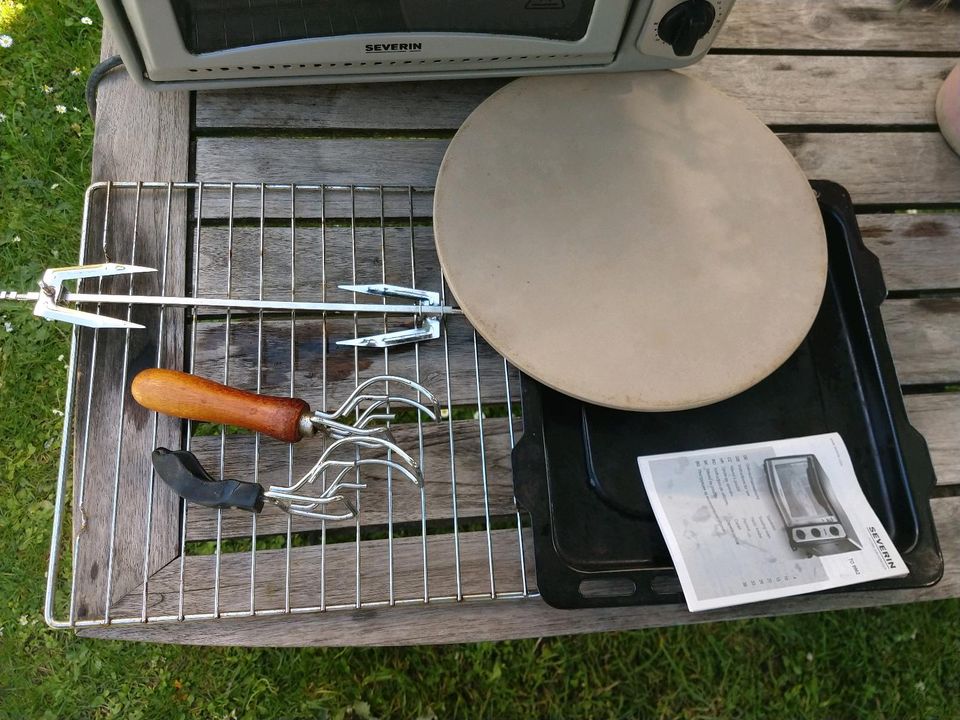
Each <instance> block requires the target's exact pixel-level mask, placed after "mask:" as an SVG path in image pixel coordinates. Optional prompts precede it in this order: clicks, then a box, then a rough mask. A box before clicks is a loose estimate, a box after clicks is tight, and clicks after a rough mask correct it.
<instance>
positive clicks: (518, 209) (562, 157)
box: [434, 71, 827, 411]
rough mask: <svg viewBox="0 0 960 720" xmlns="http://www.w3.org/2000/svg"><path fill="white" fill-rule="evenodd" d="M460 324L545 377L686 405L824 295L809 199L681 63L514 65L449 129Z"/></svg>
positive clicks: (447, 207)
mask: <svg viewBox="0 0 960 720" xmlns="http://www.w3.org/2000/svg"><path fill="white" fill-rule="evenodd" d="M434 229H435V234H436V243H437V252H438V253H439V256H440V263H441V265H442V266H443V270H444V273H445V274H446V279H447V281H448V283H449V286H450V289H451V290H452V292H453V294H454V296H455V297H456V299H457V302H458V303H459V305H460V307H461V308H462V309H463V311H464V313H465V314H466V316H467V318H468V319H469V320H470V322H471V323H472V324H473V326H474V327H475V328H476V329H477V331H478V332H479V333H480V335H482V336H483V337H484V338H485V339H486V340H487V342H489V343H490V344H491V345H492V346H493V347H494V348H495V349H496V350H497V351H499V352H500V353H501V354H502V355H504V356H505V357H506V358H507V359H509V360H510V361H511V362H512V363H513V364H514V365H516V366H517V367H518V368H520V369H521V370H523V371H524V372H526V373H528V374H529V375H531V376H533V377H534V378H536V379H537V380H540V381H541V382H543V383H545V384H547V385H549V386H551V387H553V388H556V389H557V390H560V391H561V392H564V393H566V394H568V395H573V396H574V397H577V398H580V399H582V400H586V401H588V402H591V403H596V404H599V405H605V406H609V407H615V408H623V409H627V410H649V411H659V410H681V409H685V408H691V407H697V406H700V405H706V404H708V403H713V402H716V401H718V400H722V399H724V398H727V397H730V396H731V395H734V394H736V393H738V392H741V391H742V390H745V389H747V388H749V387H750V386H752V385H754V384H755V383H757V382H758V381H760V380H761V379H763V378H764V377H766V376H767V375H768V374H770V373H771V372H772V371H773V370H775V369H776V368H777V367H778V366H779V365H780V364H781V363H783V361H784V360H786V359H787V358H788V357H789V356H790V354H791V353H793V351H794V350H795V349H796V348H797V346H798V345H799V344H800V342H801V341H802V340H803V338H804V336H805V335H806V333H807V331H808V330H809V329H810V326H811V324H812V323H813V320H814V317H815V316H816V314H817V310H818V308H819V306H820V300H821V298H822V295H823V290H824V284H825V281H826V272H827V249H826V240H825V236H824V230H823V223H822V220H821V217H820V211H819V209H818V206H817V201H816V198H815V196H814V194H813V191H812V190H811V188H810V185H809V184H808V182H807V179H806V178H805V177H804V174H803V172H802V171H801V170H800V168H799V167H798V165H797V163H796V161H795V160H794V159H793V157H792V156H791V155H790V153H789V152H788V151H787V149H786V148H785V147H784V146H783V144H782V143H781V142H780V141H779V140H778V139H777V138H776V136H775V135H774V134H773V133H772V132H770V130H769V129H768V128H767V127H766V126H765V125H764V124H763V123H762V122H760V120H759V119H757V118H756V117H755V116H754V115H753V114H752V113H750V112H749V111H748V110H747V109H745V108H744V107H743V106H742V105H741V104H740V103H739V102H737V101H735V100H733V99H732V98H729V97H727V96H725V95H723V94H721V93H719V92H717V91H716V90H714V89H712V88H711V87H710V86H708V85H706V84H704V83H702V82H700V81H698V80H694V79H692V78H689V77H687V76H685V75H682V74H679V73H675V72H670V71H663V72H659V71H658V72H643V73H633V74H609V75H579V76H555V77H544V78H540V77H538V78H525V79H521V80H517V81H515V82H512V83H510V84H509V85H507V86H506V87H504V88H503V89H501V90H500V91H498V92H497V93H495V94H494V95H492V96H491V97H490V98H489V99H487V100H486V101H485V102H483V103H482V104H481V105H480V106H479V107H478V108H477V109H476V110H475V111H474V112H473V114H471V115H470V117H469V118H468V119H467V121H466V122H465V123H464V124H463V127H461V128H460V130H459V131H458V132H457V134H456V136H455V137H454V138H453V140H452V141H451V143H450V147H449V149H448V150H447V153H446V155H445V157H444V159H443V164H442V165H441V167H440V175H439V178H438V180H437V189H436V195H435V199H434Z"/></svg>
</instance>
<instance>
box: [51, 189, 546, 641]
mask: <svg viewBox="0 0 960 720" xmlns="http://www.w3.org/2000/svg"><path fill="white" fill-rule="evenodd" d="M432 199H433V189H432V188H416V187H406V186H404V187H387V186H382V187H381V186H376V187H369V186H332V185H325V186H323V185H290V184H273V183H271V184H256V183H153V182H150V183H146V182H145V183H101V184H97V185H94V186H91V188H90V189H89V190H88V192H87V197H86V204H85V208H84V227H83V239H82V245H81V257H80V261H81V263H91V262H102V261H106V260H112V261H117V262H130V263H132V264H137V265H148V266H152V267H156V268H157V270H158V272H157V273H156V276H155V277H150V275H149V274H145V275H140V276H130V277H125V278H123V279H119V280H114V279H111V280H101V281H98V283H99V287H98V290H99V291H107V292H110V291H112V292H117V293H135V292H136V293H138V294H147V292H152V293H155V294H161V295H167V296H176V295H178V294H189V295H193V296H211V295H214V296H221V297H224V296H226V297H231V298H244V299H270V300H290V299H313V300H321V301H342V302H350V301H356V298H355V297H354V296H353V294H352V293H349V292H346V291H343V290H340V289H339V288H338V285H340V284H356V283H361V282H384V283H394V284H402V285H407V286H411V287H417V288H423V289H428V290H439V291H440V292H441V293H443V295H444V302H448V301H447V299H446V297H447V296H448V291H447V289H446V286H445V284H444V282H443V278H442V273H441V271H440V268H439V262H438V260H437V258H436V254H435V251H434V245H433V236H432V226H431V223H430V213H431V209H432ZM85 309H86V310H94V308H85ZM98 310H99V311H100V312H104V313H107V312H116V313H118V314H119V316H120V317H125V318H127V319H133V320H134V321H136V322H139V323H141V324H143V325H145V326H146V329H144V330H132V331H130V330H99V331H95V330H89V329H75V330H74V335H73V341H72V345H71V353H70V362H69V379H68V392H67V400H66V407H65V421H64V428H63V437H62V448H61V456H60V470H59V474H58V478H57V498H56V505H55V516H54V527H53V536H52V540H51V556H50V568H49V574H48V585H47V600H46V618H47V622H48V623H49V624H50V625H52V626H55V627H83V626H90V625H103V624H109V623H117V624H119V623H143V622H156V621H176V620H191V619H209V618H214V617H237V616H246V615H252V614H257V615H268V614H282V613H299V612H324V611H337V610H343V609H356V608H361V607H384V606H392V605H399V604H410V603H432V602H441V601H447V602H450V601H463V600H472V599H487V600H489V599H518V598H525V597H530V596H533V595H536V593H535V591H534V590H533V589H532V588H533V580H532V578H533V574H532V573H533V567H532V566H533V562H532V554H530V552H529V546H528V542H527V540H528V539H525V535H526V534H527V530H526V528H525V526H526V525H527V523H526V519H525V517H523V516H522V515H521V513H520V512H518V511H517V508H516V505H515V503H514V501H513V495H512V480H511V473H510V451H511V449H512V447H513V445H514V441H515V439H516V438H517V437H518V436H519V433H520V431H521V425H520V418H519V416H518V411H517V407H516V405H515V400H516V399H517V396H518V391H519V381H518V376H517V373H516V371H515V370H514V369H513V368H512V367H510V366H509V364H508V363H507V362H506V361H505V360H504V359H503V358H502V357H500V356H499V355H497V354H496V353H495V352H494V351H493V350H492V349H491V348H490V347H489V346H487V345H486V343H484V341H483V340H482V339H481V338H479V337H478V336H477V335H476V333H475V332H474V331H473V329H472V328H471V327H470V325H469V324H468V323H467V321H466V320H465V318H463V317H461V316H456V317H449V318H445V319H444V323H443V326H442V334H441V337H440V338H439V339H437V340H433V341H430V342H428V343H423V344H418V345H414V346H406V347H401V348H394V349H389V350H372V349H365V348H354V347H350V348H345V347H342V346H338V345H336V344H335V343H336V341H337V340H340V339H346V338H355V337H358V336H360V335H365V334H370V333H378V332H385V331H387V330H394V329H398V328H399V327H402V326H404V324H407V325H409V324H410V323H411V322H412V319H411V320H410V321H408V322H406V323H405V320H404V319H403V318H396V317H388V316H387V315H386V314H385V315H384V316H383V317H374V318H370V317H366V318H358V317H356V316H354V317H344V316H338V317H333V316H323V315H317V314H308V313H303V312H299V313H297V312H285V313H278V312H253V313H244V312H239V311H229V310H227V311H212V310H208V309H204V310H197V309H186V310H184V309H181V308H176V307H173V306H166V307H154V308H149V307H136V308H133V307H130V306H123V305H118V306H116V308H114V309H113V310H111V309H109V308H107V307H106V306H104V307H102V308H99V309H98ZM152 366H161V367H175V368H179V367H182V368H183V369H186V370H188V371H190V372H193V373H195V374H197V375H201V376H204V377H208V378H210V379H213V380H217V381H220V382H224V383H227V384H230V385H234V386H237V387H241V388H244V389H248V390H254V391H257V392H262V393H268V394H289V395H291V396H297V397H302V398H304V399H306V400H307V401H308V402H309V403H310V404H311V406H313V407H333V406H336V405H338V404H339V402H340V401H341V400H342V399H343V398H344V397H346V396H347V395H348V394H349V393H350V391H352V389H353V388H354V387H355V386H356V384H358V383H359V382H362V381H363V380H364V379H366V378H369V377H372V376H374V375H377V374H382V373H390V374H394V375H404V376H406V377H410V378H411V379H414V380H416V381H418V382H421V383H423V384H424V385H426V386H427V387H428V388H430V389H431V391H433V392H434V393H435V394H436V395H437V396H438V398H440V400H441V402H442V403H443V405H444V407H445V412H444V416H445V417H444V419H443V421H442V423H440V424H437V425H434V424H425V423H424V422H423V421H421V419H420V418H419V417H414V416H409V417H406V418H405V417H404V416H403V415H400V416H398V418H397V420H396V421H395V422H394V424H393V426H392V428H391V429H392V432H393V434H394V436H395V437H396V438H397V440H398V442H399V443H400V444H401V445H402V446H404V447H405V449H406V450H407V451H408V452H409V453H410V454H411V455H414V456H415V457H417V456H418V457H419V461H420V464H421V467H423V469H424V475H425V479H426V482H425V485H424V488H423V489H422V490H418V489H417V488H415V487H413V486H412V485H411V484H410V483H409V482H407V481H401V480H399V479H398V480H397V482H394V478H393V476H392V475H391V474H390V472H389V470H387V469H380V470H373V471H369V472H368V471H367V470H366V469H364V474H363V477H362V478H361V479H362V480H363V481H364V482H367V484H368V487H367V489H366V490H363V491H357V496H356V497H355V498H354V501H355V502H356V503H357V506H358V508H359V510H360V514H359V517H358V518H357V519H356V520H355V521H349V522H346V521H343V522H340V521H338V522H331V521H321V520H311V519H309V518H299V517H291V516H289V515H286V514H283V513H282V512H280V511H279V510H278V509H276V508H272V507H271V508H266V509H265V510H264V512H263V513H262V514H260V515H251V514H248V513H244V512H242V511H238V510H227V511H223V510H210V509H208V508H204V507H200V506H195V505H192V504H188V503H185V502H182V501H181V500H179V499H178V498H176V497H175V496H173V495H172V493H171V492H170V490H169V489H168V488H167V487H166V486H164V484H163V483H162V482H160V481H158V479H157V478H156V477H155V475H154V473H153V470H152V467H151V465H150V462H149V453H150V451H151V450H152V449H153V448H154V447H156V446H157V445H162V444H165V445H166V446H167V447H184V448H188V449H190V450H192V451H193V452H194V453H195V454H196V455H197V456H198V457H199V458H200V460H201V462H202V463H203V464H204V466H205V467H206V468H207V469H208V471H210V472H211V474H212V475H214V476H215V477H233V478H237V479H241V480H250V481H253V482H259V483H261V484H263V485H269V484H292V482H293V481H294V480H295V479H296V478H298V477H299V476H300V475H301V474H302V472H303V470H304V469H305V468H306V467H308V466H309V465H310V464H312V463H313V461H314V460H315V459H316V458H317V457H318V456H319V455H320V453H321V452H322V451H323V449H324V444H323V440H322V439H321V438H313V439H307V440H304V441H303V442H301V443H298V444H297V445H289V446H288V445H284V444H282V443H280V442H278V441H275V440H272V439H269V438H261V437H260V436H259V435H255V434H243V433H236V432H233V431H231V430H228V429H226V428H223V427H212V426H207V425H203V424H197V423H192V422H184V421H179V420H173V419H170V418H166V417H164V416H158V415H156V414H155V413H151V412H148V411H146V410H145V409H143V408H141V407H140V406H139V405H137V404H136V403H135V402H134V401H133V400H132V399H131V398H130V397H129V383H130V380H131V379H132V377H133V376H134V375H135V374H136V372H138V371H139V370H140V369H142V368H144V367H152ZM71 479H72V483H71ZM71 499H72V502H71ZM70 507H72V512H71V511H70V509H69V508H70ZM71 518H72V522H71Z"/></svg>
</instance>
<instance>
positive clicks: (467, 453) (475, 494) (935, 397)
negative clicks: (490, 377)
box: [187, 393, 960, 542]
mask: <svg viewBox="0 0 960 720" xmlns="http://www.w3.org/2000/svg"><path fill="white" fill-rule="evenodd" d="M906 406H907V412H908V416H909V418H910V421H911V422H912V423H913V424H914V426H915V427H916V428H917V430H919V431H920V432H921V433H922V434H923V435H924V436H925V438H926V440H927V444H928V445H929V447H930V454H931V457H932V458H933V464H934V470H935V471H936V474H937V483H938V484H939V485H940V486H949V485H957V484H960V458H958V456H957V453H956V451H955V445H956V439H957V437H960V393H936V394H921V395H908V396H907V397H906ZM514 425H515V427H514V436H515V438H519V437H520V434H521V423H520V420H519V418H515V420H514ZM454 426H455V429H454V433H455V437H456V438H457V440H456V453H457V462H456V483H457V485H456V487H457V511H458V514H459V516H460V518H461V519H463V518H481V517H483V515H484V510H485V508H484V502H483V486H482V477H481V471H480V453H479V426H478V424H477V422H476V421H475V420H459V421H456V422H455V423H454ZM483 429H484V448H485V451H486V455H485V457H486V470H487V487H488V492H489V498H488V504H487V507H486V509H487V511H489V513H490V515H491V516H493V517H501V518H502V517H506V516H509V515H511V514H512V513H514V511H515V506H514V502H513V477H512V473H511V465H510V450H511V444H510V434H509V431H508V425H507V420H506V419H504V418H488V419H486V420H485V421H484V426H483ZM417 432H418V431H417V428H416V426H415V425H413V426H400V427H397V428H395V429H394V435H395V437H396V439H397V441H398V442H399V443H400V445H401V446H403V447H415V446H416V444H417V437H418V435H417ZM448 439H449V435H448V429H447V426H446V424H440V425H427V426H424V464H423V467H424V477H425V478H426V486H425V487H426V489H425V493H426V503H425V504H426V510H427V513H426V517H427V519H428V520H429V521H431V522H434V521H440V522H444V521H446V522H448V523H449V519H450V518H451V517H452V499H453V493H452V484H451V474H450V467H449V464H450V454H449V448H448V444H447V442H448ZM319 447H320V445H319V441H317V444H315V445H308V444H306V442H304V443H300V444H299V445H297V446H296V448H295V453H294V459H293V466H292V471H291V470H289V468H290V465H289V460H288V458H289V455H288V452H287V446H286V445H284V444H282V443H279V442H275V441H272V440H264V441H263V442H262V443H261V445H260V465H259V469H258V473H259V474H258V478H259V481H260V483H261V484H264V485H269V484H272V483H276V484H285V483H286V481H287V477H288V473H289V475H292V476H293V477H294V478H297V477H300V476H301V475H302V474H303V473H304V472H306V470H307V469H308V468H309V467H310V466H311V465H312V463H313V461H314V460H315V458H316V454H317V453H318V452H319ZM192 449H193V451H194V452H195V453H196V455H197V457H199V458H200V460H201V462H202V463H203V465H204V466H205V467H206V468H207V469H208V470H210V471H211V472H213V473H214V474H215V475H216V474H218V471H219V462H220V438H219V437H198V438H194V441H193V445H192ZM253 462H254V447H253V438H252V437H251V436H248V435H232V436H227V438H226V440H225V445H224V469H223V477H228V478H238V479H244V480H249V479H250V476H251V472H252V471H251V467H252V466H253ZM366 477H368V478H369V489H368V490H366V491H364V492H363V495H362V498H363V503H362V506H361V507H362V511H363V515H362V524H363V525H365V526H378V525H385V524H386V523H387V522H388V513H387V497H388V493H387V489H386V483H385V480H384V474H383V473H382V472H376V471H372V472H370V473H369V474H368V475H366ZM393 487H394V490H393V494H392V495H393V496H392V521H393V522H394V523H397V524H399V523H404V522H407V523H410V522H414V523H417V522H420V519H421V508H420V495H419V493H417V492H416V491H415V490H413V489H412V488H410V487H407V485H406V483H405V482H403V481H401V480H394V485H393ZM323 525H324V524H323V523H321V521H319V520H312V519H309V518H301V517H297V518H294V519H293V521H292V526H291V530H292V532H294V533H301V532H308V531H315V530H318V529H320V528H321V527H322V526H323ZM325 525H326V527H327V528H331V529H332V528H337V527H353V522H352V521H351V522H346V521H341V522H327V523H326V524H325ZM448 529H449V528H448ZM251 531H252V522H251V519H250V515H249V513H245V512H243V511H241V510H226V511H224V512H223V514H222V520H221V525H220V529H219V533H220V536H221V537H223V538H234V537H238V538H244V537H247V538H248V537H250V536H251ZM286 532H287V515H286V514H285V513H283V512H282V511H281V510H279V509H278V508H277V507H275V506H273V505H267V506H266V507H264V510H263V512H262V513H261V514H260V516H259V517H258V518H257V534H258V536H261V537H262V536H265V535H270V534H284V533H286ZM217 533H218V529H217V512H216V511H215V510H210V509H208V508H203V507H199V506H194V505H191V506H190V510H189V513H188V522H187V540H188V541H191V542H192V541H201V540H210V539H214V538H216V537H217Z"/></svg>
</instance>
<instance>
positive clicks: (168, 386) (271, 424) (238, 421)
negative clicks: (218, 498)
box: [130, 368, 310, 443]
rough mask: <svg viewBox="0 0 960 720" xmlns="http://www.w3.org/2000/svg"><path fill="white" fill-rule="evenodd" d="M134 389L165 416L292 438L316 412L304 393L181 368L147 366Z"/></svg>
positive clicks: (142, 401)
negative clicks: (277, 393) (224, 380)
mask: <svg viewBox="0 0 960 720" xmlns="http://www.w3.org/2000/svg"><path fill="white" fill-rule="evenodd" d="M130 391H131V392H132V393H133V397H134V399H135V400H136V401H137V402H138V403H140V404H141V405H143V406H144V407H145V408H148V409H150V410H156V411H157V412H161V413H163V414H164V415H173V416H174V417H180V418H184V419H187V420H199V421H203V422H212V423H217V424H218V425H235V426H237V427H242V428H247V429H248V430H253V431H255V432H261V433H263V434H264V435H269V436H270V437H274V438H276V439H277V440H283V441H284V442H289V443H293V442H297V440H299V439H300V438H301V437H302V435H301V433H300V418H301V416H303V415H305V414H309V412H310V406H309V405H308V404H307V403H306V402H304V401H303V400H300V399H299V398H289V397H274V396H272V395H257V394H255V393H251V392H246V391H244V390H237V389H236V388H232V387H228V386H226V385H221V384H220V383H216V382H213V381H212V380H206V379H204V378H201V377H197V376H196V375H188V374H187V373H183V372H179V371H177V370H160V369H156V368H151V369H149V370H144V371H142V372H140V373H139V374H138V375H137V376H136V377H135V378H134V379H133V384H132V385H131V387H130Z"/></svg>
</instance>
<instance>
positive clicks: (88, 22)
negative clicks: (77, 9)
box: [80, 15, 93, 25]
mask: <svg viewBox="0 0 960 720" xmlns="http://www.w3.org/2000/svg"><path fill="white" fill-rule="evenodd" d="M80 22H82V23H83V24H84V25H93V20H91V19H90V18H88V17H87V16H86V15H84V16H83V17H82V18H80Z"/></svg>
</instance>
